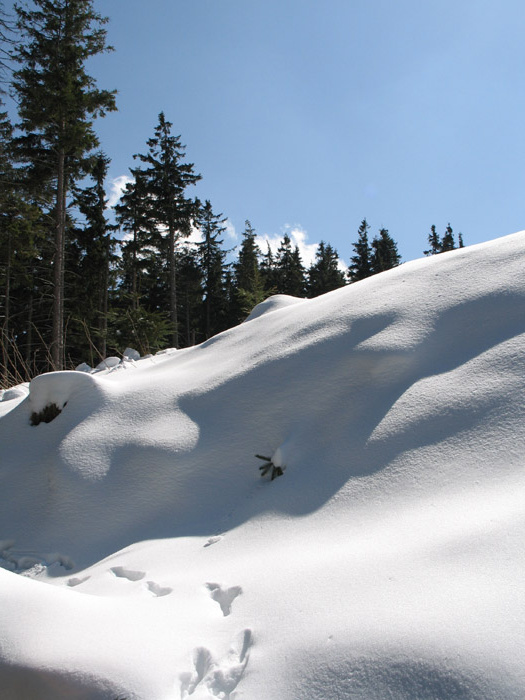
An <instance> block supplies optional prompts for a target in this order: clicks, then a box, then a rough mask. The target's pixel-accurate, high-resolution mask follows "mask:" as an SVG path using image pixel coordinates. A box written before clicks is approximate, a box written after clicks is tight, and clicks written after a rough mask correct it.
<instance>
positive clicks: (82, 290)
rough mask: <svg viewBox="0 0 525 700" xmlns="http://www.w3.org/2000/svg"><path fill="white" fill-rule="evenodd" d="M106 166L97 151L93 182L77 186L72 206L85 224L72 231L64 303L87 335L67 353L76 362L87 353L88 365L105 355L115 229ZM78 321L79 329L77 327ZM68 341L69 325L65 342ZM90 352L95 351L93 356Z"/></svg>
mask: <svg viewBox="0 0 525 700" xmlns="http://www.w3.org/2000/svg"><path fill="white" fill-rule="evenodd" d="M108 166H109V158H107V157H106V156H105V155H104V154H103V153H99V154H97V156H96V157H95V158H94V159H93V167H92V172H91V177H92V178H93V185H91V186H89V187H85V188H84V189H77V191H76V196H75V205H76V207H77V208H78V210H79V212H80V214H81V215H82V216H83V218H84V225H83V226H82V227H78V228H76V229H75V230H74V232H73V233H74V240H73V241H72V243H71V247H70V248H71V253H72V254H74V255H76V258H77V262H76V265H75V266H74V269H75V271H76V272H75V278H76V285H75V292H76V293H75V294H74V295H73V297H72V298H70V299H69V300H68V299H66V302H68V301H69V306H70V310H71V315H72V317H73V319H74V324H73V325H77V329H76V330H77V333H78V334H79V335H80V337H82V335H85V336H87V340H88V345H87V346H86V344H85V343H82V342H80V343H79V347H77V348H75V349H74V351H73V349H69V353H70V354H71V353H73V356H74V358H75V360H74V361H75V364H78V363H79V362H80V361H82V360H86V359H87V353H89V358H90V364H91V365H93V364H96V362H99V361H100V360H101V359H104V358H105V357H106V356H107V331H108V311H109V289H110V277H111V270H112V263H113V262H114V259H115V256H114V251H115V240H114V239H113V238H112V232H113V231H114V230H115V228H116V227H115V226H114V225H111V224H109V222H108V220H107V218H106V213H105V212H106V207H107V200H106V192H105V189H104V180H105V178H106V175H107V171H108ZM69 267H72V266H69ZM66 287H67V285H66ZM70 297H71V295H70ZM66 308H67V303H66ZM79 323H80V325H81V328H78V324H79ZM70 326H71V324H70ZM70 343H71V328H70V330H69V335H68V345H69V344H70ZM93 352H95V353H96V357H95V356H94V355H93ZM75 353H76V356H75ZM95 360H96V362H95Z"/></svg>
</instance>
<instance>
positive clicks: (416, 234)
mask: <svg viewBox="0 0 525 700" xmlns="http://www.w3.org/2000/svg"><path fill="white" fill-rule="evenodd" d="M95 5H96V7H97V9H98V11H99V12H100V13H101V14H104V15H106V16H108V17H109V20H110V22H109V24H108V39H109V42H110V43H111V44H112V45H113V46H114V47H115V49H116V50H115V52H113V53H110V54H104V55H102V56H98V57H96V58H95V59H93V60H92V62H91V65H90V70H91V73H92V74H93V75H95V76H96V77H97V80H98V84H99V86H100V87H103V88H108V89H112V88H116V89H117V90H118V93H119V94H118V98H117V104H118V107H119V111H118V112H117V113H115V114H111V115H108V116H107V117H106V118H104V119H100V120H98V121H97V131H98V133H99V135H100V138H101V142H102V147H103V149H104V150H105V151H106V152H107V154H108V155H109V156H110V158H111V159H112V164H111V169H110V179H111V180H114V179H116V178H118V177H120V176H123V175H126V174H128V172H129V167H131V166H133V158H132V156H133V154H134V153H138V152H145V151H146V140H147V139H148V138H149V137H150V136H152V135H153V130H154V127H155V125H156V123H157V117H158V114H159V112H160V111H164V113H165V115H166V118H167V119H169V120H170V121H171V122H172V123H173V131H174V132H175V133H176V134H180V135H181V137H182V142H183V143H184V144H186V147H187V148H186V152H187V158H188V160H189V161H191V162H193V163H194V164H195V169H196V171H197V172H199V173H200V174H201V175H202V177H203V179H202V181H201V182H200V183H199V185H198V186H197V187H196V188H193V192H194V194H195V195H198V196H199V197H201V198H202V199H210V200H211V202H212V205H213V207H214V209H215V210H216V211H217V212H222V213H223V214H224V215H225V216H227V217H228V218H229V220H230V222H231V224H232V226H233V227H234V229H235V230H236V231H237V234H240V233H241V232H242V230H243V228H244V221H245V219H250V221H251V223H252V225H253V226H254V228H255V229H256V230H257V232H258V233H259V234H260V235H263V236H270V237H278V238H280V237H282V234H283V232H284V231H285V230H288V231H291V230H294V229H296V230H300V231H302V232H303V234H302V240H303V241H306V242H308V243H309V244H311V245H314V244H316V243H317V242H318V241H320V240H322V239H323V240H325V241H327V242H330V243H332V244H333V245H334V246H335V247H336V248H337V250H338V252H339V254H340V257H341V258H342V259H343V260H344V261H345V262H348V259H349V257H350V255H351V254H352V243H353V242H354V241H355V240H356V238H357V229H358V227H359V224H360V221H361V220H362V219H363V218H365V217H366V218H367V220H368V222H369V224H370V226H371V235H374V234H375V233H377V231H378V230H379V228H381V227H385V228H388V229H389V231H390V233H391V235H392V236H393V237H394V239H395V240H396V241H397V242H398V246H399V250H400V252H401V254H402V257H403V260H410V259H414V258H418V257H421V255H422V251H423V249H424V248H425V247H426V243H427V241H426V236H427V234H428V232H429V229H430V226H431V225H432V224H435V225H436V226H437V229H438V231H439V232H440V233H443V232H444V229H445V227H446V225H447V223H448V222H450V223H451V225H452V227H453V229H454V231H455V233H458V232H460V231H461V232H462V233H463V236H464V239H465V243H466V244H467V245H470V244H473V243H477V242H481V241H485V240H490V239H492V238H496V237H499V236H503V235H506V234H509V233H513V232H514V231H517V230H521V229H523V228H525V175H524V162H525V140H524V136H523V134H524V129H525V119H524V114H525V66H524V58H525V51H524V48H523V47H524V44H523V37H524V36H525V26H524V25H525V7H524V6H523V3H522V1H520V0H516V1H514V0H501V1H500V2H498V3H496V2H495V1H494V0H491V1H490V2H489V1H488V0H454V1H450V0H439V2H437V1H436V2H421V0H397V1H396V2H393V1H392V0H323V2H321V1H320V0H279V1H277V0H264V1H262V0H148V1H147V2H146V1H145V0H106V1H104V2H103V1H102V0H96V2H95ZM311 250H312V249H310V252H311Z"/></svg>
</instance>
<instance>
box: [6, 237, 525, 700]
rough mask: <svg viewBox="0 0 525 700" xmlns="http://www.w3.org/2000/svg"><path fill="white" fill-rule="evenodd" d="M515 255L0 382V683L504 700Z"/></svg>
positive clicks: (25, 689)
mask: <svg viewBox="0 0 525 700" xmlns="http://www.w3.org/2000/svg"><path fill="white" fill-rule="evenodd" d="M524 269H525V233H518V234H514V235H513V236H508V237H506V238H503V239H499V240H497V241H494V242H491V243H488V244H482V245H479V246H473V247H471V248H466V249H461V250H458V251H454V252H452V253H447V254H442V255H439V256H435V257H433V258H428V259H424V260H420V261H415V262H411V263H406V264H404V265H402V266H400V267H399V268H396V269H395V270H391V271H389V272H387V273H383V274H381V275H378V276H375V277H372V278H369V279H367V280H364V281H362V282H359V283H357V284H354V285H351V286H349V287H346V288H344V289H341V290H337V291H335V292H331V293H330V294H326V295H324V296H322V297H318V298H316V299H313V300H297V299H292V298H290V297H284V296H278V297H275V298H272V299H270V300H267V301H266V302H264V303H263V304H261V305H260V306H259V307H257V308H256V309H255V310H254V312H253V313H252V314H251V316H250V317H249V319H248V320H247V321H246V322H245V323H243V324H241V325H240V326H238V327H236V328H233V329H231V330H229V331H227V332H225V333H222V334H220V335H219V336H216V337H214V338H212V339H211V340H209V341H207V342H206V343H203V344H202V345H200V346H197V347H194V348H189V349H185V350H178V351H175V350H171V351H166V352H164V353H160V354H158V355H156V356H154V357H149V358H142V359H140V360H132V359H127V360H126V362H122V363H120V364H118V365H115V366H111V367H110V368H109V369H107V370H104V371H100V372H97V373H96V374H88V373H83V372H57V373H51V374H48V375H42V376H41V377H37V378H36V379H35V380H33V381H32V382H31V384H30V386H29V390H28V389H27V388H26V387H22V388H20V389H19V390H16V391H15V390H11V391H10V392H6V393H5V394H4V395H3V396H2V397H0V398H1V401H0V415H2V416H3V417H2V418H1V419H0V439H1V449H2V452H1V455H2V456H1V464H0V489H1V491H0V492H1V494H2V508H1V511H0V540H1V541H0V563H1V564H2V566H3V568H0V595H1V600H2V605H1V606H0V687H1V688H2V698H6V699H7V700H11V699H16V700H18V699H25V698H34V699H35V700H57V699H58V698H82V699H86V700H88V699H89V700H98V699H100V700H102V699H104V700H114V699H115V698H117V697H118V698H127V699H128V700H132V699H133V700H172V699H177V700H179V698H180V699H181V700H184V698H190V697H191V698H192V700H210V699H212V698H222V699H224V700H226V699H230V700H240V699H241V698H245V699H246V700H277V699H279V700H304V698H308V699H309V700H327V699H330V700H339V699H343V698H344V699H346V698H349V699H352V700H353V699H355V700H383V699H384V700H386V699H387V698H388V700H392V699H394V700H427V699H428V700H431V699H432V700H445V699H447V700H448V699H449V698H452V697H453V698H464V699H468V700H470V699H471V700H474V699H480V698H483V699H484V700H487V699H493V700H502V699H503V698H505V700H511V699H514V698H516V700H517V699H518V698H519V699H520V700H521V699H522V698H523V697H525V669H524V666H523V657H524V652H525V648H524V646H525V645H524V641H525V639H524V638H525V632H524V630H525V592H524V586H523V576H524V573H525V554H524V548H523V541H524V538H525V518H524V514H525V512H524V507H523V496H522V494H523V489H524V486H525V473H524V469H523V455H524V448H525V427H524V426H525V422H524V417H525V416H524V413H525V399H524V379H523V378H524V376H525V359H524V346H525V343H524V338H525V335H524V334H525V275H524V274H523V270H524ZM51 404H54V405H55V406H56V408H57V409H58V411H59V412H58V411H57V412H56V416H55V417H53V419H52V420H50V422H47V423H46V422H39V423H38V424H34V423H35V421H34V419H33V418H32V416H34V415H40V414H42V411H44V410H45V409H46V407H47V406H49V405H51ZM32 422H33V425H32V424H31V423H32ZM256 454H259V455H264V456H266V457H268V458H269V459H270V460H271V461H272V463H273V464H275V465H276V466H280V467H281V468H282V470H283V472H284V473H283V476H280V477H278V478H276V479H275V480H273V481H270V479H269V477H267V478H263V479H261V478H260V472H259V466H260V465H261V461H260V460H258V459H257V458H256V457H255V455H256Z"/></svg>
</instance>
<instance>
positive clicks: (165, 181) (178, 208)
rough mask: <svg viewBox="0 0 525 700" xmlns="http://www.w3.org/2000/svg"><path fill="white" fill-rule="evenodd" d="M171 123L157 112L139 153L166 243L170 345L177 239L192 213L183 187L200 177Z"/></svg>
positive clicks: (175, 333)
mask: <svg viewBox="0 0 525 700" xmlns="http://www.w3.org/2000/svg"><path fill="white" fill-rule="evenodd" d="M171 129H172V124H171V122H169V121H167V120H166V117H165V116H164V112H161V113H160V114H159V121H158V124H157V126H156V127H155V135H154V136H153V137H152V138H150V139H149V140H148V152H147V153H146V154H138V155H137V156H136V157H137V158H139V159H140V160H141V161H142V163H144V164H145V166H146V167H145V168H144V169H142V170H141V177H142V178H143V181H144V185H145V188H146V193H147V196H148V197H149V198H150V202H151V207H150V215H151V219H152V221H154V223H155V224H156V226H157V232H158V234H159V236H160V238H159V248H160V249H161V250H162V248H163V247H164V246H163V244H162V240H161V238H163V237H165V239H164V240H165V241H166V243H167V245H166V248H167V250H166V251H165V259H166V262H167V268H168V275H169V283H168V287H169V309H170V320H171V322H172V324H173V335H172V344H173V346H174V347H178V344H179V338H178V328H177V326H178V316H177V260H176V254H177V247H176V246H177V242H178V241H179V240H180V239H181V238H186V237H187V236H188V235H189V234H190V232H191V223H192V219H193V218H194V215H195V206H194V201H193V200H192V199H189V198H187V197H186V194H185V193H186V188H187V187H188V186H189V185H194V184H195V183H196V182H197V181H198V180H200V178H201V176H200V175H197V174H196V173H195V172H194V169H193V168H194V165H193V163H184V162H183V158H184V156H185V149H184V146H183V145H182V144H181V140H180V136H173V135H172V133H171Z"/></svg>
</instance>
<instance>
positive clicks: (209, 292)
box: [196, 200, 228, 338]
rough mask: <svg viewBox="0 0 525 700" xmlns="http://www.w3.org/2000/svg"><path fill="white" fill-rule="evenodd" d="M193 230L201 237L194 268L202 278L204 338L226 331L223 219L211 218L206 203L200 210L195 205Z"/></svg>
mask: <svg viewBox="0 0 525 700" xmlns="http://www.w3.org/2000/svg"><path fill="white" fill-rule="evenodd" d="M197 206H198V209H197V212H198V213H197V221H196V223H197V226H198V228H199V229H200V232H201V234H202V238H203V240H202V242H201V243H199V244H198V246H197V249H198V264H199V267H200V271H201V275H202V292H203V294H204V299H203V301H202V325H203V327H204V337H205V338H210V337H211V336H212V335H215V334H216V333H218V332H220V331H223V330H225V329H226V328H227V313H228V304H227V299H226V289H225V273H226V265H225V262H224V260H225V258H226V251H225V250H223V249H222V248H221V246H222V244H223V240H222V238H220V236H222V234H223V233H224V232H225V231H226V227H225V226H224V224H225V222H226V219H225V218H224V217H223V216H222V214H214V213H213V209H212V206H211V203H210V202H209V200H206V202H205V203H204V206H201V205H200V202H198V203H197Z"/></svg>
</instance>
